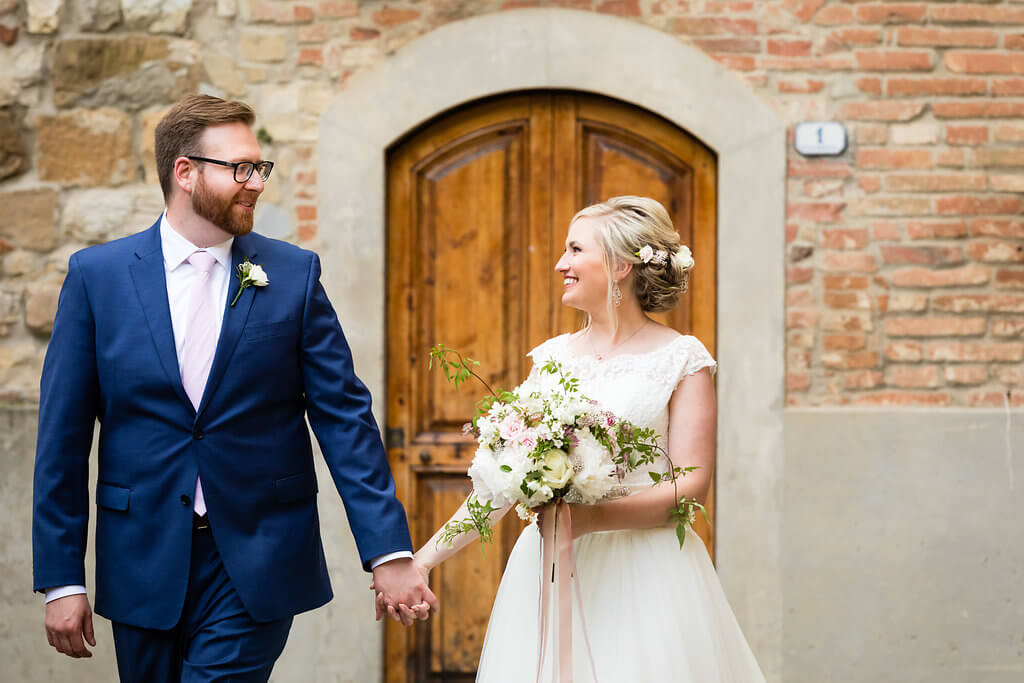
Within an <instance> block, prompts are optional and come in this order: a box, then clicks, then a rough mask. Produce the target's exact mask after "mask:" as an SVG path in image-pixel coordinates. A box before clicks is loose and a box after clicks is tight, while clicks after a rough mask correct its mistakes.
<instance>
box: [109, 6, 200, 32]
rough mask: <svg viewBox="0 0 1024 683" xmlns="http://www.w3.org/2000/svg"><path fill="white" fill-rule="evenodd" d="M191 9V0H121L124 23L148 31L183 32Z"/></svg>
mask: <svg viewBox="0 0 1024 683" xmlns="http://www.w3.org/2000/svg"><path fill="white" fill-rule="evenodd" d="M191 9H192V0H121V10H122V11H123V12H124V22H125V24H127V25H128V26H129V27H131V28H145V29H149V32H150V33H174V34H177V35H180V34H182V33H184V32H185V24H186V20H187V19H188V13H189V10H191Z"/></svg>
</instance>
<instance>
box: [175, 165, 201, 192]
mask: <svg viewBox="0 0 1024 683" xmlns="http://www.w3.org/2000/svg"><path fill="white" fill-rule="evenodd" d="M172 171H173V173H172V175H173V177H174V184H175V185H177V186H178V189H180V190H181V191H182V192H184V193H185V194H191V193H192V187H193V185H194V184H195V173H196V167H195V165H194V164H193V163H192V162H191V161H189V160H188V159H186V158H185V157H178V158H177V159H175V160H174V168H173V169H172Z"/></svg>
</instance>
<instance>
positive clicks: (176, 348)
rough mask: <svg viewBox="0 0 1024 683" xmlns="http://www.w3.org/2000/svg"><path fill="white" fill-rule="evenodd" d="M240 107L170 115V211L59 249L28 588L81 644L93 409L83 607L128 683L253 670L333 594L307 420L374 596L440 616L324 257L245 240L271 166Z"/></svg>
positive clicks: (265, 665) (74, 648) (163, 141)
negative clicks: (108, 640) (91, 523)
mask: <svg viewBox="0 0 1024 683" xmlns="http://www.w3.org/2000/svg"><path fill="white" fill-rule="evenodd" d="M253 119H254V116H253V112H252V110H251V109H250V108H249V107H248V106H246V105H244V104H241V103H238V102H227V101H224V100H221V99H218V98H215V97H210V96H206V95H197V96H191V97H188V98H186V99H184V100H182V101H181V102H179V103H178V104H177V105H175V106H174V107H173V108H172V109H171V110H170V111H169V112H168V114H167V115H166V116H165V118H164V119H163V120H162V121H161V122H160V124H159V125H158V126H157V129H156V159H157V169H158V173H159V177H160V185H161V188H162V190H163V194H164V200H165V202H166V206H167V209H166V211H165V213H164V214H163V215H162V216H161V217H160V219H159V220H157V222H156V223H155V224H154V225H153V226H152V227H151V228H149V229H148V230H146V231H144V232H141V233H138V234H136V235H133V236H131V237H127V238H125V239H121V240H117V241H114V242H111V243H109V244H105V245H102V246H96V247H91V248H88V249H85V250H83V251H80V252H78V253H76V254H75V255H74V256H72V257H71V260H70V263H69V266H68V273H67V277H66V279H65V281H64V287H63V289H62V291H61V296H60V303H59V306H58V310H57V316H56V320H55V322H54V328H53V336H52V337H51V339H50V344H49V348H48V350H47V354H46V362H45V364H44V367H43V375H42V385H41V401H40V407H39V438H38V447H37V452H36V465H35V481H34V506H33V524H32V546H33V570H34V572H33V573H34V584H35V590H37V591H43V592H45V593H46V619H45V625H46V633H47V639H48V640H49V643H50V644H51V645H52V646H53V647H54V648H55V649H56V650H57V651H58V652H62V653H64V654H66V655H69V656H71V657H89V656H91V654H92V653H91V652H90V651H89V649H88V648H87V647H86V646H85V643H84V642H83V637H84V640H85V641H87V642H88V643H89V644H90V645H95V637H94V635H93V626H92V613H91V611H90V607H89V602H88V599H87V598H86V595H85V587H84V584H85V569H84V556H85V549H86V531H87V526H88V520H89V513H90V509H89V508H90V505H89V491H88V480H89V452H90V448H91V444H92V437H93V428H94V425H95V423H96V421H97V419H98V420H99V422H100V429H99V457H98V459H97V461H96V463H95V465H96V467H97V468H98V479H99V481H98V483H97V487H96V506H97V512H96V514H97V518H96V540H95V544H96V586H95V590H96V612H97V613H98V614H101V615H103V616H105V617H107V618H109V619H110V620H111V622H113V632H114V645H115V649H116V652H117V665H118V671H119V674H120V677H121V680H122V681H139V682H143V681H145V682H147V683H152V682H160V681H167V682H170V681H215V680H216V681H222V680H231V681H264V682H265V681H267V680H268V678H269V677H270V671H271V669H272V667H273V665H274V662H275V660H276V659H277V657H278V656H279V655H280V654H281V651H282V650H283V649H284V645H285V641H286V640H287V637H288V631H289V629H290V627H291V622H292V616H293V615H295V614H298V613H299V612H304V611H306V610H310V609H313V608H315V607H319V606H320V605H323V604H324V603H326V602H327V601H329V600H330V599H331V597H332V592H331V586H330V582H329V581H328V573H327V566H326V564H325V561H324V551H323V546H322V544H321V540H320V525H319V518H318V515H317V480H316V476H315V473H314V461H313V452H312V447H311V444H310V439H309V432H308V430H307V426H306V420H307V419H308V420H309V424H310V425H311V426H312V428H313V431H314V433H315V434H316V437H317V440H318V441H319V443H320V446H321V450H322V451H323V454H324V459H325V460H326V462H327V465H328V467H329V469H330V472H331V476H332V477H333V479H334V484H335V486H336V487H337V489H338V492H339V493H340V494H341V497H342V500H343V501H344V503H345V509H346V511H347V513H348V520H349V525H350V526H351V529H352V533H353V535H354V536H355V539H356V545H357V546H358V549H359V555H360V559H361V560H362V563H363V567H364V568H365V569H367V570H369V569H371V568H372V570H373V582H374V585H375V587H376V590H377V591H378V592H380V593H382V594H383V596H384V601H385V602H386V603H387V604H389V605H397V604H415V605H419V606H420V609H422V612H418V613H417V616H419V617H421V618H425V616H426V612H427V609H428V605H429V606H430V607H433V608H435V609H436V608H437V600H436V598H435V597H434V595H433V594H432V593H431V592H430V589H429V588H428V587H427V586H426V584H425V583H424V581H423V579H422V577H421V576H420V575H419V573H418V572H417V571H416V570H415V569H414V568H413V565H412V559H411V552H410V551H411V549H412V546H411V543H410V539H409V531H408V527H407V524H406V519H405V512H404V510H403V509H402V505H401V503H399V502H398V500H397V499H396V498H395V495H394V483H393V480H392V478H391V472H390V470H389V468H388V463H387V460H386V457H385V452H384V448H383V445H382V444H381V441H380V435H379V432H378V430H377V425H376V423H375V421H374V419H373V416H372V414H371V412H370V394H369V392H368V391H367V389H366V387H365V386H363V384H362V383H361V382H360V381H359V379H358V378H357V377H356V376H355V374H354V373H353V368H352V356H351V354H350V352H349V348H348V345H347V343H346V341H345V337H344V336H343V334H342V331H341V327H340V326H339V324H338V319H337V317H336V316H335V313H334V310H333V308H332V307H331V304H330V302H329V301H328V300H327V296H326V294H325V293H324V289H323V287H322V286H321V284H320V262H319V260H318V258H317V256H316V255H315V254H313V253H311V252H308V251H304V250H302V249H299V248H297V247H294V246H291V245H289V244H287V243H284V242H279V241H276V240H271V239H268V238H265V237H262V236H260V235H257V234H253V233H252V232H251V230H252V224H253V208H254V206H255V204H256V200H257V198H258V197H259V195H260V193H261V192H262V191H263V187H264V182H266V181H267V180H268V179H269V177H270V173H271V169H272V168H273V163H271V162H269V161H265V160H263V159H262V158H261V156H260V149H259V146H258V145H257V142H256V138H255V136H254V135H253V133H252V130H251V125H252V123H253ZM239 266H242V269H241V270H240V269H239ZM257 266H260V267H261V269H260V268H257ZM242 271H246V272H248V275H249V276H248V277H241V276H240V275H241V274H242ZM332 531H334V530H332ZM424 603H426V604H424ZM404 614H405V613H404ZM392 615H393V616H394V612H392Z"/></svg>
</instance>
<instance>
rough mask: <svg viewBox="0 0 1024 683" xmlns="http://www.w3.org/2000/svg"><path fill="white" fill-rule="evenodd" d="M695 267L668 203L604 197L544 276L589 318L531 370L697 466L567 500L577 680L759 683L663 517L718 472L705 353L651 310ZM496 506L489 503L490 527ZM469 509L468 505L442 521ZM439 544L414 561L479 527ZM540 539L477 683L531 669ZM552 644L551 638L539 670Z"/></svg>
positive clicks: (508, 575) (534, 537) (511, 575)
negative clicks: (595, 498) (603, 494)
mask: <svg viewBox="0 0 1024 683" xmlns="http://www.w3.org/2000/svg"><path fill="white" fill-rule="evenodd" d="M692 267H693V259H692V258H691V257H690V251H689V249H687V248H686V247H685V246H680V244H679V236H678V234H677V233H676V231H675V229H674V228H673V227H672V222H671V219H670V218H669V216H668V213H667V212H666V211H665V209H664V207H662V206H661V204H659V203H658V202H656V201H654V200H653V199H647V198H643V197H628V196H627V197H614V198H612V199H609V200H608V201H607V202H604V203H601V204H595V205H593V206H589V207H587V208H585V209H583V210H582V211H580V212H579V213H578V214H576V216H575V217H573V220H572V222H571V223H570V226H569V234H568V236H567V238H566V243H565V253H564V254H563V255H562V257H561V258H560V259H559V260H558V263H557V264H556V265H555V270H557V271H558V272H559V273H561V274H562V276H563V279H564V293H563V294H562V303H563V304H565V305H567V306H572V307H574V308H577V309H580V310H581V311H583V312H584V313H586V314H587V318H588V321H587V324H586V326H585V327H584V329H583V330H582V331H580V332H577V333H575V334H565V335H561V336H559V337H555V338H553V339H549V340H547V341H546V342H544V343H543V344H541V345H540V346H538V347H537V348H535V349H533V350H532V351H531V352H530V354H529V355H530V356H531V357H532V358H533V362H534V368H538V367H540V366H541V365H543V363H544V362H545V361H546V360H548V359H551V358H553V359H555V360H557V361H559V362H560V363H562V364H563V365H564V366H565V367H566V368H567V369H568V370H569V371H571V372H572V373H573V375H575V376H576V377H577V378H579V380H580V390H581V391H582V393H583V394H584V395H586V396H588V397H589V398H591V399H595V400H597V401H598V403H600V404H601V406H602V408H605V409H607V410H611V411H612V412H614V413H615V414H616V415H618V416H619V417H621V418H624V419H626V420H629V421H631V422H632V423H634V424H636V425H638V426H641V427H650V428H653V429H654V430H655V432H656V433H657V434H660V435H662V436H663V438H662V440H661V445H662V446H663V447H665V448H667V450H668V453H669V455H670V457H671V459H672V461H673V463H674V464H675V465H676V466H679V467H687V466H696V467H697V468H698V469H696V470H695V471H693V472H691V473H690V474H687V475H686V476H685V477H683V478H681V479H679V480H678V483H677V486H678V490H675V489H674V487H673V485H672V483H671V481H668V483H664V482H663V483H661V484H658V485H653V486H652V483H651V482H652V478H651V477H650V476H649V475H648V473H647V471H648V470H653V469H658V470H659V471H660V472H662V473H664V472H667V469H668V468H667V463H659V464H658V465H651V466H647V467H646V468H642V469H640V470H635V471H633V472H631V473H629V474H628V475H627V476H626V478H625V480H624V481H623V482H622V483H623V484H624V486H625V487H626V488H627V489H628V490H629V495H627V496H624V497H620V498H616V499H614V500H609V501H606V502H602V503H599V504H596V505H573V506H571V517H572V530H573V536H574V538H575V541H574V552H575V560H576V577H577V579H576V580H577V581H578V585H579V589H580V591H579V594H580V598H581V600H580V602H578V603H574V605H573V610H574V614H573V619H572V623H573V631H574V633H573V639H572V642H573V643H575V646H574V648H573V652H572V669H573V674H574V680H576V681H588V682H589V681H592V680H594V679H593V678H592V673H591V671H592V669H591V666H592V664H593V667H594V668H595V669H596V674H597V677H598V679H599V680H601V681H603V682H611V683H618V682H622V681H638V682H645V681H679V682H690V683H716V682H721V683H726V682H737V683H748V682H751V681H764V677H763V675H762V674H761V671H760V669H759V668H758V665H757V662H756V661H755V659H754V656H753V654H752V653H751V650H750V647H749V646H748V645H747V642H746V639H745V638H744V636H743V633H742V632H741V631H740V628H739V625H738V624H737V622H736V618H735V617H734V616H733V613H732V610H731V608H730V607H729V604H728V602H727V601H726V598H725V595H724V593H723V591H722V587H721V584H720V583H719V581H718V577H717V575H716V574H715V570H714V567H713V566H712V564H711V560H710V558H709V557H708V553H707V550H706V549H705V547H704V544H703V541H702V540H701V538H700V537H699V536H698V535H697V534H696V533H694V532H693V531H692V530H691V529H689V528H688V529H687V531H686V539H685V542H684V544H683V547H682V549H680V547H679V541H678V539H677V536H676V531H675V529H674V524H673V523H671V522H670V521H669V512H670V510H671V509H672V508H673V507H674V504H675V502H676V500H677V496H684V495H685V496H686V497H688V498H694V497H695V498H697V499H698V500H700V501H703V500H704V499H705V496H706V495H707V492H708V487H709V485H710V483H711V475H712V472H713V471H714V466H715V433H716V424H715V422H716V408H715V394H714V385H713V383H712V378H711V375H712V373H713V372H714V370H715V361H714V359H712V357H711V355H710V354H709V353H708V351H707V349H705V347H704V345H703V344H701V343H700V341H698V340H697V339H696V338H695V337H691V336H684V335H681V334H679V333H678V332H676V331H674V330H672V329H670V328H668V327H665V326H663V325H660V324H658V323H656V322H654V321H653V320H652V319H650V318H649V317H648V316H647V314H648V313H650V312H660V311H667V310H669V309H671V308H672V307H673V306H675V304H676V302H677V300H678V298H679V295H680V294H681V293H683V292H684V291H685V290H686V286H687V282H688V279H689V272H690V269H691V268H692ZM508 509H509V508H505V509H502V510H499V511H496V512H494V513H492V522H496V521H497V520H498V519H499V518H500V517H501V516H503V515H504V514H505V513H506V512H508ZM467 516H468V513H467V510H466V506H465V504H464V505H463V506H462V508H460V509H459V511H458V512H456V513H455V515H454V516H453V517H452V519H453V520H458V519H462V518H465V517H467ZM544 523H545V516H544V514H543V513H542V514H541V516H540V524H544ZM547 523H550V521H548V522H547ZM439 538H440V531H439V532H438V533H437V534H435V535H434V537H433V538H431V539H430V541H428V542H427V544H426V545H425V546H423V547H422V548H421V549H420V550H419V551H417V552H416V554H415V556H414V562H415V564H416V566H417V567H418V568H419V570H420V571H421V572H422V573H423V574H424V575H425V576H428V575H429V572H430V570H431V569H432V568H433V567H436V566H437V565H438V564H440V563H441V562H443V561H444V560H445V559H447V558H449V557H451V556H452V555H454V554H455V553H456V552H458V551H459V550H460V549H462V548H463V547H465V545H467V544H468V543H470V542H471V541H472V540H475V538H476V536H475V535H470V534H463V535H462V536H459V537H457V538H456V540H455V542H454V544H453V545H452V546H450V547H449V546H447V545H445V544H443V543H439V542H438V541H439ZM540 538H541V535H540V533H539V530H538V525H537V524H530V525H529V526H527V527H526V528H525V529H524V530H523V533H522V535H521V536H520V537H519V540H518V541H517V542H516V545H515V548H514V549H513V550H512V554H511V555H510V557H509V561H508V565H507V567H506V569H505V574H504V576H503V577H502V580H501V585H500V587H499V588H498V594H497V597H496V598H495V602H494V608H493V610H492V612H491V617H490V622H489V623H488V626H487V635H486V638H485V640H484V647H483V653H482V655H481V657H480V667H479V669H478V674H477V681H480V682H482V683H506V682H507V683H522V682H523V681H530V680H535V678H536V675H537V668H538V662H537V654H536V653H537V652H538V639H539V629H538V623H539V619H538V600H539V585H538V584H539V579H538V573H539V572H540V564H541V562H540V557H541V543H540ZM416 607H417V609H415V610H414V609H411V608H409V607H406V606H404V605H400V606H398V609H397V610H395V609H393V608H391V607H385V606H383V605H381V604H380V603H378V609H379V610H385V609H386V610H387V611H388V612H389V613H390V614H391V615H392V616H393V617H396V618H398V617H401V618H402V620H403V621H405V622H406V623H409V622H410V621H411V620H413V619H416V618H424V617H425V616H426V615H425V613H422V612H421V611H419V608H420V606H416ZM581 607H582V614H580V608H581ZM588 643H589V647H588ZM552 649H553V648H552V646H551V641H550V640H549V643H548V645H547V647H545V651H546V652H548V653H549V656H548V657H546V659H545V662H544V666H543V670H544V672H545V673H544V675H545V676H548V675H550V674H549V673H548V672H550V671H551V668H552V662H551V661H550V659H551V657H550V653H551V651H552ZM545 680H548V679H545Z"/></svg>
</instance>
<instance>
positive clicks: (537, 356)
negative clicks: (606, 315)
mask: <svg viewBox="0 0 1024 683" xmlns="http://www.w3.org/2000/svg"><path fill="white" fill-rule="evenodd" d="M570 336H571V335H568V334H563V335H561V336H558V337H553V338H551V339H549V340H547V341H546V342H544V343H543V344H541V345H540V346H538V347H537V348H535V349H533V350H532V351H530V353H529V354H527V355H529V356H530V357H532V358H533V362H534V365H540V364H542V363H544V362H545V361H547V360H548V359H549V358H553V359H554V360H556V361H558V362H559V363H561V364H562V365H563V366H565V368H566V369H567V370H569V371H570V372H571V373H572V374H573V375H574V376H576V377H577V378H579V380H580V391H582V392H583V394H584V395H585V396H587V398H591V399H594V400H595V401H597V402H598V403H600V404H601V406H602V407H603V408H605V409H607V410H610V411H612V412H613V413H615V414H616V415H618V416H619V417H621V418H623V419H626V420H629V421H630V422H632V423H633V424H635V425H637V426H640V427H650V428H652V429H654V431H655V432H656V433H657V434H658V435H659V436H660V437H661V442H660V443H661V446H662V447H665V446H667V445H668V443H667V437H668V427H669V424H668V403H669V399H670V398H671V397H672V392H673V391H675V388H676V386H677V385H678V384H679V382H681V381H682V380H683V379H684V378H685V377H687V376H688V375H692V374H694V373H696V372H698V371H699V370H702V369H703V368H711V372H714V371H715V368H716V365H717V364H716V363H715V359H714V358H712V357H711V354H710V353H708V350H707V349H706V348H705V347H704V345H703V344H701V343H700V340H698V339H697V338H696V337H691V336H686V335H680V336H678V337H676V338H675V339H673V340H672V341H670V342H669V343H667V344H665V345H663V346H660V347H658V348H656V349H654V350H652V351H647V352H645V353H628V354H620V355H617V356H612V357H611V358H607V359H604V360H598V359H597V357H596V356H590V355H576V354H574V353H573V352H572V351H571V350H570V349H569V340H570ZM648 470H655V471H659V472H664V471H667V463H657V464H655V465H652V466H650V467H647V468H640V469H637V470H634V471H633V472H631V473H630V474H629V475H627V477H626V480H625V481H624V482H623V483H624V484H625V485H626V486H628V487H629V488H631V489H634V490H636V489H638V488H639V487H645V488H646V487H649V486H650V484H651V479H650V477H649V476H648V475H647V471H648Z"/></svg>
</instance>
